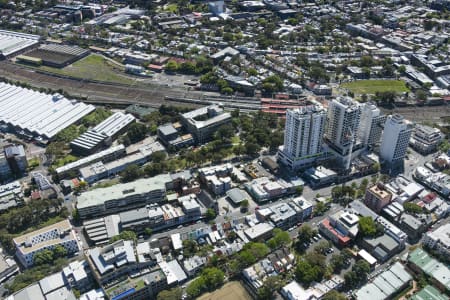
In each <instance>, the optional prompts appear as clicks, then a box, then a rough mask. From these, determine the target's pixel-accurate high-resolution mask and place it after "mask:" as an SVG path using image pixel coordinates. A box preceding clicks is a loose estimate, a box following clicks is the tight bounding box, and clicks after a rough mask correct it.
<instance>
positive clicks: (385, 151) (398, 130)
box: [380, 114, 413, 167]
mask: <svg viewBox="0 0 450 300" xmlns="http://www.w3.org/2000/svg"><path fill="white" fill-rule="evenodd" d="M412 130H413V127H412V124H411V123H410V122H409V121H407V120H405V119H404V118H403V117H402V116H400V115H398V114H395V115H390V116H388V117H387V119H386V124H385V126H384V131H383V135H382V138H381V146H380V158H381V161H382V162H383V163H385V164H388V165H389V166H390V167H392V166H393V165H394V164H397V163H401V162H403V159H404V158H405V156H406V150H407V148H408V144H409V139H410V137H411V134H412Z"/></svg>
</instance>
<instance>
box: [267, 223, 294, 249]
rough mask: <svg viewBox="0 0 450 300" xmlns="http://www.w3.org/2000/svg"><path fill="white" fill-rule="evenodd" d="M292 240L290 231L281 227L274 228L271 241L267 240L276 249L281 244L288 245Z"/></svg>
mask: <svg viewBox="0 0 450 300" xmlns="http://www.w3.org/2000/svg"><path fill="white" fill-rule="evenodd" d="M290 242H291V238H290V236H289V233H288V232H286V231H283V230H281V229H279V228H275V229H274V230H273V237H272V238H271V239H270V240H269V241H267V245H268V246H269V247H270V248H272V249H276V248H279V247H281V246H286V245H287V244H289V243H290Z"/></svg>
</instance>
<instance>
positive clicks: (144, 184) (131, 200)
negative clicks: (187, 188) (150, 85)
mask: <svg viewBox="0 0 450 300" xmlns="http://www.w3.org/2000/svg"><path fill="white" fill-rule="evenodd" d="M171 184H172V178H171V177H170V175H167V174H162V175H158V176H155V177H152V178H144V179H138V180H136V181H133V182H129V183H123V184H116V185H114V186H111V187H107V188H99V189H95V190H92V191H88V192H84V193H82V194H81V195H80V196H78V197H77V204H76V206H77V209H78V212H79V214H80V217H81V218H82V219H86V218H89V217H94V216H95V217H97V216H101V215H106V214H111V213H116V212H121V211H125V210H129V209H132V208H137V207H142V206H145V205H147V204H153V203H159V202H162V201H164V199H165V196H166V190H167V189H169V188H170V186H171Z"/></svg>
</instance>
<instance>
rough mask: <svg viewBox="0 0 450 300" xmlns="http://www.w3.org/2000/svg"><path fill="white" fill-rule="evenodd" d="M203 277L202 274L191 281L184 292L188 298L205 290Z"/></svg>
mask: <svg viewBox="0 0 450 300" xmlns="http://www.w3.org/2000/svg"><path fill="white" fill-rule="evenodd" d="M205 285H206V284H205V278H204V277H203V276H200V277H198V278H197V279H195V280H193V281H191V283H190V284H189V285H188V286H187V288H186V294H187V295H188V297H189V298H191V299H195V298H197V297H198V296H200V295H201V293H202V292H203V291H204V290H205Z"/></svg>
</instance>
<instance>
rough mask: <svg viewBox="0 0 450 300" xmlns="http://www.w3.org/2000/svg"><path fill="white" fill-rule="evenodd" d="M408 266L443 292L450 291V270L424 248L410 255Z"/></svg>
mask: <svg viewBox="0 0 450 300" xmlns="http://www.w3.org/2000/svg"><path fill="white" fill-rule="evenodd" d="M408 266H409V267H410V269H412V270H413V271H414V272H416V273H418V274H424V275H426V276H427V277H428V278H429V279H430V280H431V282H432V283H433V285H434V286H436V287H437V288H438V289H440V290H441V291H443V292H447V293H448V292H449V291H450V269H449V268H448V266H446V265H444V264H443V263H441V262H439V261H437V260H436V259H434V258H432V257H431V256H430V255H429V254H428V253H427V252H426V251H424V250H423V249H422V248H416V249H415V250H413V251H412V252H409V254H408Z"/></svg>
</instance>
